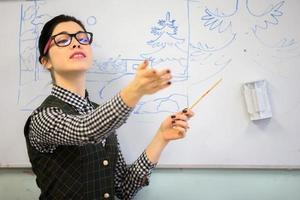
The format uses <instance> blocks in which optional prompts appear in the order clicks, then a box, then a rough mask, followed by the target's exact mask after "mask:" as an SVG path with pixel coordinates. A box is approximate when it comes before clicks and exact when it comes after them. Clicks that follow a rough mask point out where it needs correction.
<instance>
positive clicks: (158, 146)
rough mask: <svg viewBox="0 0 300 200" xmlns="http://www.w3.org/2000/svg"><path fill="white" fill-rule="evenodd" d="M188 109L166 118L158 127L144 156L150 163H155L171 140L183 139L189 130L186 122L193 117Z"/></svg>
mask: <svg viewBox="0 0 300 200" xmlns="http://www.w3.org/2000/svg"><path fill="white" fill-rule="evenodd" d="M193 115H194V114H193V112H192V111H191V110H190V109H184V110H183V111H182V112H179V113H176V114H174V115H171V116H170V117H167V118H166V119H165V120H164V121H163V123H162V124H161V125H160V127H159V129H158V131H157V133H156V135H155V136H154V138H153V139H152V141H151V143H150V144H149V145H148V147H147V149H146V154H147V157H148V158H149V160H150V161H151V163H157V162H158V160H159V157H160V155H161V153H162V151H163V150H164V148H165V147H166V146H167V144H168V143H169V142H170V141H171V140H177V139H181V138H184V137H185V135H186V131H187V129H188V128H189V126H188V123H187V121H188V120H189V118H191V117H192V116H193Z"/></svg>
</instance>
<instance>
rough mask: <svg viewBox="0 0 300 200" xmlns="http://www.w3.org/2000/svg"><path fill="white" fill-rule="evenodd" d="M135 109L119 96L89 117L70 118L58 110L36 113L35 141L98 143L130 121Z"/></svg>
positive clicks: (33, 123)
mask: <svg viewBox="0 0 300 200" xmlns="http://www.w3.org/2000/svg"><path fill="white" fill-rule="evenodd" d="M131 111H132V109H131V108H129V107H128V106H126V104H125V103H124V102H123V101H122V99H121V97H120V96H119V95H117V96H115V97H114V98H112V99H111V100H110V101H108V102H106V103H105V104H103V105H102V106H99V107H98V108H96V109H95V110H93V111H91V112H90V113H88V114H85V115H69V114H65V113H63V112H62V110H61V109H59V108H56V107H50V108H44V109H42V110H37V111H35V112H34V113H33V115H32V117H31V123H30V133H29V137H30V140H31V142H33V143H40V144H49V145H82V144H85V143H90V142H96V141H99V140H101V139H103V138H105V137H106V136H107V134H109V133H111V132H112V131H113V130H114V129H116V128H118V127H119V126H121V124H123V123H124V122H125V121H126V119H127V118H128V116H129V114H130V112H131Z"/></svg>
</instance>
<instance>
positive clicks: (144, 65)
mask: <svg viewBox="0 0 300 200" xmlns="http://www.w3.org/2000/svg"><path fill="white" fill-rule="evenodd" d="M147 66H148V60H144V62H142V63H141V64H140V65H139V66H138V68H137V70H143V69H146V68H147Z"/></svg>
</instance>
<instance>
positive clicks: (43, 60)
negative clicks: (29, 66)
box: [41, 56, 52, 70]
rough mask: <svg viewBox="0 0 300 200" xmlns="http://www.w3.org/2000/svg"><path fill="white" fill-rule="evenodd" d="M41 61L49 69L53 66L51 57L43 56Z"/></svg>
mask: <svg viewBox="0 0 300 200" xmlns="http://www.w3.org/2000/svg"><path fill="white" fill-rule="evenodd" d="M41 63H42V65H43V66H44V67H45V68H46V69H48V70H50V69H51V68H52V63H51V61H50V59H49V58H47V57H46V56H44V57H42V59H41Z"/></svg>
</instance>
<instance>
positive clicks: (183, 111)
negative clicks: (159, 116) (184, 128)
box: [182, 108, 194, 118]
mask: <svg viewBox="0 0 300 200" xmlns="http://www.w3.org/2000/svg"><path fill="white" fill-rule="evenodd" d="M182 113H183V114H185V115H186V116H187V117H188V118H191V117H193V116H194V112H193V111H192V110H191V109H189V108H185V109H183V110H182Z"/></svg>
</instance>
